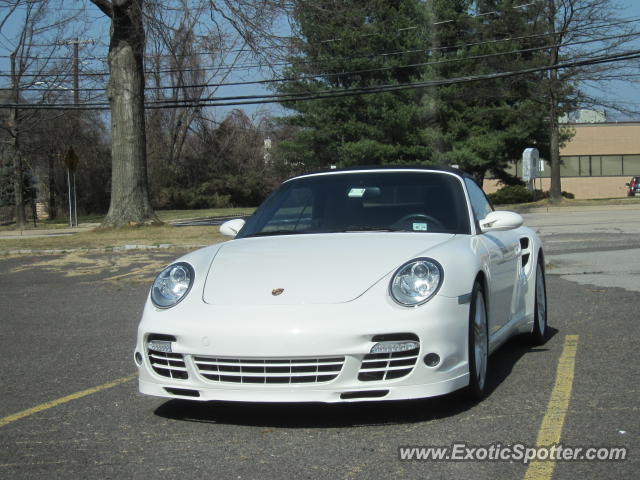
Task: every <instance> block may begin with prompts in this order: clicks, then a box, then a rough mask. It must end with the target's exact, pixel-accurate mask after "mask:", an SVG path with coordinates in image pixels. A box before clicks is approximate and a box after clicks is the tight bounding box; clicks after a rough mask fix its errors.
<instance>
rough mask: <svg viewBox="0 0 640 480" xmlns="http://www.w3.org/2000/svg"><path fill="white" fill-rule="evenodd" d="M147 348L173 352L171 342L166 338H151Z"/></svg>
mask: <svg viewBox="0 0 640 480" xmlns="http://www.w3.org/2000/svg"><path fill="white" fill-rule="evenodd" d="M147 348H148V349H149V350H154V351H156V352H164V353H171V342H168V341H166V340H151V341H150V342H149V343H148V344H147Z"/></svg>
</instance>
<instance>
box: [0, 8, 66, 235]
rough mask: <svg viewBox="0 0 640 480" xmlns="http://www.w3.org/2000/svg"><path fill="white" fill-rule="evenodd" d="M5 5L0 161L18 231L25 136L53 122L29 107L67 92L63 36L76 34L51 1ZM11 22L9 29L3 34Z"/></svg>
mask: <svg viewBox="0 0 640 480" xmlns="http://www.w3.org/2000/svg"><path fill="white" fill-rule="evenodd" d="M5 3H7V6H6V8H5V9H4V10H3V12H2V14H1V16H0V32H2V33H3V37H4V38H5V39H6V40H8V41H11V42H12V50H11V53H10V55H9V63H10V74H9V76H10V85H9V89H8V90H5V94H4V95H3V96H4V98H3V103H5V104H8V105H10V108H9V114H8V115H6V118H5V119H4V121H3V122H1V123H0V129H1V130H2V131H3V133H4V135H3V136H4V139H3V144H4V145H5V148H3V149H2V150H3V155H2V157H3V158H2V159H0V160H2V162H3V163H11V164H12V166H13V167H12V168H13V191H14V204H15V219H16V224H17V226H18V227H23V226H24V225H25V223H26V215H25V198H24V195H23V176H24V171H25V165H27V166H29V162H30V160H29V159H28V158H25V148H24V146H25V144H26V143H28V141H29V139H28V138H26V137H28V135H29V134H30V133H33V132H34V131H35V130H36V127H37V125H39V124H42V123H43V122H46V121H47V120H48V119H50V118H52V115H51V114H49V115H47V114H45V113H43V112H41V111H37V110H35V109H34V108H33V107H37V105H38V104H39V103H43V102H45V101H50V100H51V99H52V98H59V97H61V96H64V95H65V94H66V90H67V89H66V88H65V87H64V86H62V84H63V83H65V82H66V81H67V80H68V78H69V76H70V74H71V62H70V60H69V57H68V55H64V49H66V48H67V46H68V44H67V41H66V37H65V35H67V34H69V33H72V34H74V33H75V34H76V35H77V34H78V32H77V29H75V28H71V27H70V25H72V24H75V23H76V22H75V20H77V16H76V15H74V14H67V13H68V12H65V11H64V10H62V9H59V8H57V7H59V5H58V3H59V2H56V1H54V0H42V1H39V2H33V1H27V0H15V1H12V2H5ZM10 24H11V25H12V27H13V29H12V30H11V32H7V34H5V33H4V31H5V30H7V28H8V25H10ZM16 25H18V28H17V29H16V28H15V26H16ZM7 93H8V94H7ZM23 105H24V106H23ZM58 114H59V113H58Z"/></svg>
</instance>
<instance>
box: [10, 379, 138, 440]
mask: <svg viewBox="0 0 640 480" xmlns="http://www.w3.org/2000/svg"><path fill="white" fill-rule="evenodd" d="M135 377H136V375H129V376H128V377H122V378H118V379H117V380H114V381H112V382H109V383H105V384H102V385H98V386H97V387H93V388H88V389H86V390H82V391H80V392H76V393H72V394H71V395H67V396H66V397H61V398H58V399H56V400H51V401H50V402H46V403H41V404H40V405H36V406H35V407H31V408H28V409H27V410H22V411H21V412H18V413H14V414H13V415H9V416H7V417H4V418H0V427H4V426H5V425H8V424H10V423H12V422H15V421H16V420H20V419H22V418H25V417H28V416H29V415H33V414H34V413H38V412H42V411H44V410H48V409H49V408H53V407H57V406H58V405H62V404H63V403H67V402H70V401H71V400H77V399H79V398H82V397H86V396H87V395H91V394H93V393H96V392H99V391H101V390H107V389H108V388H112V387H115V386H118V385H120V384H123V383H126V382H129V381H131V380H133V379H134V378H135Z"/></svg>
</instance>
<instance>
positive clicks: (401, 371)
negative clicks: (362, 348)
mask: <svg viewBox="0 0 640 480" xmlns="http://www.w3.org/2000/svg"><path fill="white" fill-rule="evenodd" d="M419 352H420V349H419V348H414V349H413V350H407V351H406V352H393V353H370V354H368V355H365V356H364V359H363V360H362V365H361V366H360V373H359V374H358V380H360V381H361V382H373V381H376V380H393V379H395V378H401V377H404V376H406V375H409V374H410V373H411V370H413V367H414V366H415V364H416V362H417V361H418V353H419Z"/></svg>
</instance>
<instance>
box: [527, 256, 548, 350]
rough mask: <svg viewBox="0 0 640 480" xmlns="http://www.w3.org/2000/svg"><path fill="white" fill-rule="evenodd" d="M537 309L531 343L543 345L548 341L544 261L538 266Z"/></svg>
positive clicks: (534, 315)
mask: <svg viewBox="0 0 640 480" xmlns="http://www.w3.org/2000/svg"><path fill="white" fill-rule="evenodd" d="M535 296H536V297H535V302H536V304H535V309H534V314H533V330H532V331H531V342H532V343H533V344H534V345H542V344H543V343H545V342H546V341H547V283H546V281H545V277H544V267H543V266H542V261H541V260H540V261H538V265H537V266H536V292H535Z"/></svg>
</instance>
